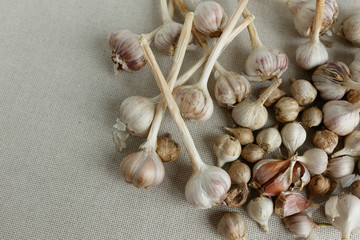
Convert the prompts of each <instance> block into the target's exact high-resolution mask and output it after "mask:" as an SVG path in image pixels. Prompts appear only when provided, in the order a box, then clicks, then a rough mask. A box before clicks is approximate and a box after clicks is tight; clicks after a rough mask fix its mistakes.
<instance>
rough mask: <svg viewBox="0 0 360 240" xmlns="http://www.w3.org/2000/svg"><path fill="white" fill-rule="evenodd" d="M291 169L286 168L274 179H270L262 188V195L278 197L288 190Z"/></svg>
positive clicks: (290, 181)
mask: <svg viewBox="0 0 360 240" xmlns="http://www.w3.org/2000/svg"><path fill="white" fill-rule="evenodd" d="M291 172H292V168H291V167H288V168H287V169H286V170H283V171H282V172H280V173H279V174H278V175H277V176H276V177H275V178H273V179H271V180H270V181H268V182H267V183H265V184H264V185H263V186H262V189H261V190H262V191H261V192H262V194H263V195H265V196H269V197H273V196H278V195H279V194H281V193H282V192H284V191H286V190H287V189H289V187H290V185H291V183H292V175H291Z"/></svg>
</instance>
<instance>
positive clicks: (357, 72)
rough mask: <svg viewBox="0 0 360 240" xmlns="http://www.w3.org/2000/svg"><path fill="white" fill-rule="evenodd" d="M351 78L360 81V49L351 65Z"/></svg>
mask: <svg viewBox="0 0 360 240" xmlns="http://www.w3.org/2000/svg"><path fill="white" fill-rule="evenodd" d="M349 69H350V73H351V79H352V80H353V81H355V82H360V50H358V51H357V53H356V54H355V57H354V61H352V63H351V64H350V66H349Z"/></svg>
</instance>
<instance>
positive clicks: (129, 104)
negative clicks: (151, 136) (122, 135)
mask: <svg viewBox="0 0 360 240" xmlns="http://www.w3.org/2000/svg"><path fill="white" fill-rule="evenodd" d="M156 104H157V102H156V100H155V98H153V99H150V98H146V97H141V96H131V97H128V98H126V99H125V100H124V101H123V102H122V103H121V105H120V116H119V119H120V121H121V122H122V123H124V124H125V125H126V127H127V129H128V130H129V131H130V133H131V134H132V135H135V136H139V137H146V136H147V135H148V133H149V130H150V127H151V123H152V121H153V119H154V115H155V109H156Z"/></svg>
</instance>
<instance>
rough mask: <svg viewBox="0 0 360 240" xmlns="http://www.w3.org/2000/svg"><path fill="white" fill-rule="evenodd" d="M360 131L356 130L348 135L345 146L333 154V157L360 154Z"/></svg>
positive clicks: (356, 155)
mask: <svg viewBox="0 0 360 240" xmlns="http://www.w3.org/2000/svg"><path fill="white" fill-rule="evenodd" d="M359 142H360V131H359V130H354V131H353V132H352V133H350V134H349V135H347V136H346V138H345V140H344V145H345V146H344V148H343V149H341V150H339V151H337V152H336V153H334V154H333V155H331V157H332V158H334V157H339V156H343V155H348V156H352V157H358V156H360V144H359Z"/></svg>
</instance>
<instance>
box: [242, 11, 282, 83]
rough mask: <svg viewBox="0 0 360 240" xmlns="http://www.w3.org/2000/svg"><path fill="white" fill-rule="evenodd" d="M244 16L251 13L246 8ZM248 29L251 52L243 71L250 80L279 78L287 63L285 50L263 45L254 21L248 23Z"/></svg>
mask: <svg viewBox="0 0 360 240" xmlns="http://www.w3.org/2000/svg"><path fill="white" fill-rule="evenodd" d="M243 15H244V17H248V16H250V15H251V13H250V12H249V10H248V9H247V8H246V9H245V10H244V13H243ZM248 31H249V35H250V40H251V47H252V52H251V54H250V55H249V56H248V58H247V59H246V62H245V73H246V75H247V78H248V79H249V80H250V81H257V82H259V81H266V80H272V79H274V78H280V77H281V75H282V74H283V73H284V72H285V71H286V69H287V67H288V65H289V59H288V57H287V55H286V53H285V52H283V51H281V50H278V49H275V48H269V47H266V46H264V44H263V43H262V42H261V40H260V38H259V35H258V32H257V30H256V28H255V25H254V23H250V24H249V26H248Z"/></svg>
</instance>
